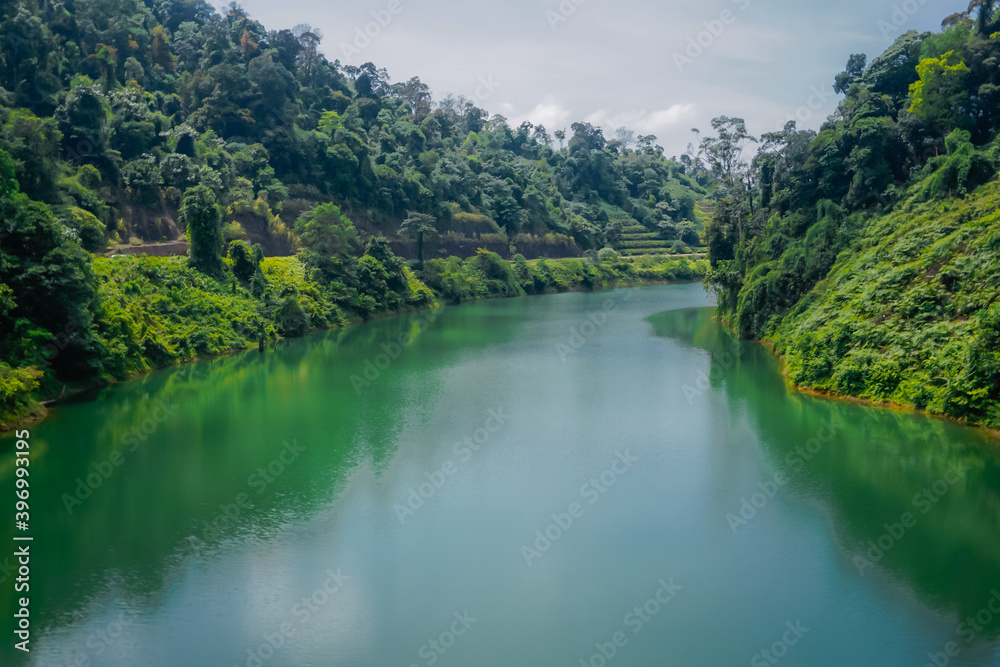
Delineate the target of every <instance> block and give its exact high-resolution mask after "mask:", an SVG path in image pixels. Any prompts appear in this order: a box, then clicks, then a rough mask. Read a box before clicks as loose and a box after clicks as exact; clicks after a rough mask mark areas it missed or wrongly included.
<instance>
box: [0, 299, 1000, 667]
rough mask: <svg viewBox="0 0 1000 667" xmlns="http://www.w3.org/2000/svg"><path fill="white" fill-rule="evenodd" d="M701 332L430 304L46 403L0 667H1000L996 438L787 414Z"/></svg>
mask: <svg viewBox="0 0 1000 667" xmlns="http://www.w3.org/2000/svg"><path fill="white" fill-rule="evenodd" d="M710 306H711V302H710V299H709V297H708V296H707V295H706V293H705V292H704V290H703V289H702V287H701V286H700V285H681V286H663V287H648V288H639V289H631V290H617V291H612V292H605V293H598V294H564V295H557V296H544V297H530V298H523V299H512V300H504V301H492V302H484V303H479V304H473V305H468V306H462V307H450V308H447V309H445V310H444V311H443V312H440V313H438V314H434V315H428V314H421V315H417V316H406V317H401V318H395V319H391V320H384V321H379V322H373V323H368V324H365V325H362V326H359V327H355V328H351V329H347V330H344V331H339V332H333V333H328V334H322V335H317V336H314V337H310V338H308V339H306V340H300V341H293V342H291V343H289V344H283V345H281V346H279V347H278V348H276V349H271V350H268V351H267V353H266V354H264V355H259V354H258V353H256V352H254V353H250V354H244V355H238V356H235V357H230V358H225V359H220V360H215V361H210V362H205V363H200V364H196V365H192V366H187V367H182V368H176V369H170V370H166V371H162V372H158V373H154V374H151V375H149V376H147V377H144V378H141V379H138V380H135V381H132V382H128V383H124V384H121V385H117V386H114V387H110V388H108V389H106V390H103V391H101V392H100V393H99V394H97V395H95V396H92V397H88V400H86V401H79V402H76V403H74V404H70V405H64V406H61V407H59V408H58V409H57V410H55V411H54V414H53V416H52V418H50V419H49V420H47V421H45V422H44V423H42V424H40V425H37V426H36V427H34V428H32V429H31V434H32V436H31V443H32V450H33V459H32V463H31V468H30V469H31V482H32V494H33V495H32V503H33V504H32V508H31V511H32V529H31V532H32V534H33V535H34V537H35V541H34V543H33V545H32V552H33V557H32V561H31V567H32V581H31V614H32V622H33V625H32V627H33V631H34V634H33V642H32V651H31V653H30V656H24V655H23V654H21V653H20V652H17V651H14V650H13V649H12V644H13V639H12V638H11V636H10V635H9V634H7V635H6V637H7V638H6V639H4V643H3V646H2V647H0V664H3V665H8V664H10V665H22V664H24V665H38V666H45V667H49V666H59V665H78V664H80V665H95V666H103V665H108V666H119V665H121V666H128V667H135V666H144V665H153V666H159V665H185V666H186V665H191V666H196V667H200V666H206V667H218V666H222V667H229V666H231V665H232V666H237V665H239V666H254V665H256V666H258V667H262V666H264V665H267V666H289V667H291V666H295V667H301V666H307V665H315V666H321V665H322V666H327V665H328V666H331V667H362V666H373V667H392V666H400V667H411V666H413V665H417V666H424V665H427V666H430V665H441V666H443V667H447V666H451V665H453V666H456V667H468V666H476V667H493V666H497V667H500V666H503V667H508V666H512V665H520V666H538V667H553V666H555V665H567V666H572V667H575V666H579V665H592V666H594V667H601V666H602V665H605V664H607V665H614V666H615V667H617V666H619V665H621V666H623V667H625V666H636V667H649V666H653V665H657V666H659V665H679V666H692V665H693V666H701V665H705V666H709V667H717V666H726V665H752V666H753V665H772V664H778V663H779V662H780V664H782V665H789V666H794V665H800V666H809V667H818V666H826V665H829V666H831V667H833V666H836V667H841V666H843V665H861V666H868V665H872V666H877V665H912V666H913V667H921V666H922V665H926V664H932V665H933V664H938V665H943V664H949V665H968V666H973V665H974V666H988V665H989V666H994V665H1000V644H998V635H1000V613H995V612H993V611H991V610H990V607H991V605H992V607H993V609H995V610H997V611H998V612H1000V593H995V591H1000V466H998V451H1000V449H998V448H997V446H996V444H995V442H994V441H992V440H990V439H989V438H987V437H986V436H984V435H983V434H981V433H979V432H977V431H974V430H971V429H967V428H963V427H960V426H956V425H952V424H948V423H945V422H942V421H937V420H933V419H929V418H925V417H921V416H915V415H910V414H904V413H900V412H893V411H888V410H881V409H875V408H869V407H864V406H857V405H852V404H847V403H842V402H836V401H830V400H824V399H819V398H814V397H810V396H806V395H802V394H798V393H795V392H793V391H791V390H789V389H788V388H787V387H786V385H785V382H784V380H783V379H782V378H781V376H780V375H779V373H778V368H777V365H776V363H775V362H774V361H773V360H772V359H771V358H770V357H769V355H768V354H767V352H766V351H765V350H763V349H762V348H760V347H758V346H753V345H745V346H742V347H741V346H739V345H737V344H736V343H735V342H734V341H733V340H732V339H731V338H729V337H728V335H726V334H725V333H724V332H723V331H722V330H720V328H719V327H717V326H716V325H715V324H713V323H712V320H711V317H712V312H713V311H712V309H711V308H710ZM418 320H425V321H426V322H425V325H424V326H420V322H418ZM399 340H404V341H407V340H408V341H410V342H411V344H410V345H408V346H407V347H406V348H405V349H402V350H397V349H396V347H395V345H394V343H395V342H397V341H399ZM382 354H384V355H385V356H381V357H380V356H379V355H382ZM392 357H398V358H395V359H393V358H392ZM380 367H381V368H380ZM12 444H13V443H12V440H11V439H10V438H6V439H4V440H3V441H0V451H2V452H3V453H2V454H0V493H2V494H3V497H4V498H8V499H10V498H12V497H13V474H12V470H13V461H12V459H13V456H12V452H11V448H12ZM11 504H12V502H11V503H7V501H5V504H4V507H5V508H7V509H3V511H4V512H5V513H6V512H8V509H10V511H12V509H11V508H10V507H9V505H11ZM3 525H4V526H5V527H6V536H5V538H4V539H5V541H6V542H7V543H8V544H12V541H11V540H10V538H11V537H12V536H13V534H14V532H15V531H14V529H13V527H11V526H10V522H9V521H6V520H5V522H4V524H3ZM12 550H13V549H10V551H12ZM4 551H7V550H6V549H5V550H4ZM3 558H4V557H3V556H0V577H3V576H5V573H4V571H3V567H4V565H5V563H4V560H3ZM14 604H15V603H14V594H13V592H12V586H11V580H10V579H9V578H8V579H7V580H6V581H4V583H3V584H0V611H2V612H3V614H4V617H5V618H7V619H10V617H11V614H12V613H13V610H14ZM977 616H978V620H977ZM967 619H968V620H967ZM3 627H4V628H8V629H9V628H10V627H11V625H10V622H9V621H8V622H6V623H5V624H4V625H3ZM949 642H952V644H951V645H950V646H949ZM949 649H950V650H951V652H952V653H957V655H953V656H948V655H947V654H946V651H948V650H949ZM765 652H766V653H765ZM935 661H936V663H935Z"/></svg>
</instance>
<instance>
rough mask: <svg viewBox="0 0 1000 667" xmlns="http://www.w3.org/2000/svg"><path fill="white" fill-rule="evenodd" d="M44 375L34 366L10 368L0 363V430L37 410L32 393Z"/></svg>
mask: <svg viewBox="0 0 1000 667" xmlns="http://www.w3.org/2000/svg"><path fill="white" fill-rule="evenodd" d="M43 375H44V373H42V371H40V370H38V369H37V368H35V367H34V366H29V367H27V368H11V367H10V366H8V365H7V364H5V363H2V362H0V428H9V427H10V426H11V425H12V424H11V423H12V422H13V421H15V420H17V419H22V418H24V417H27V416H28V415H29V414H30V413H32V412H34V411H36V410H37V408H38V404H37V402H36V401H35V398H34V392H35V391H36V390H37V389H38V386H39V380H40V379H41V377H42V376H43Z"/></svg>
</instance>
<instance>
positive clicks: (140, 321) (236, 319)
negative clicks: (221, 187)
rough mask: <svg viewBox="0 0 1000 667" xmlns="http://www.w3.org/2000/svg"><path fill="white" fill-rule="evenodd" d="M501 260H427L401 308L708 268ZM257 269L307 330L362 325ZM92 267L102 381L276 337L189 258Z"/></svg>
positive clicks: (289, 279)
mask: <svg viewBox="0 0 1000 667" xmlns="http://www.w3.org/2000/svg"><path fill="white" fill-rule="evenodd" d="M496 259H497V261H498V262H501V263H502V264H501V265H500V266H502V267H506V268H505V269H504V275H502V276H496V275H494V276H487V275H484V274H483V272H482V270H481V268H480V265H479V264H477V263H476V260H475V259H474V258H473V259H467V260H460V259H458V258H450V259H448V260H436V261H434V262H428V271H427V272H426V273H424V274H422V276H423V277H424V278H425V279H426V280H427V281H428V283H429V284H430V285H431V287H432V288H434V289H435V290H436V291H434V292H432V291H431V288H429V287H428V285H427V284H425V283H424V282H421V281H420V280H418V278H417V276H416V275H415V274H414V273H413V272H412V271H410V270H409V269H406V270H405V273H406V279H407V283H408V284H407V289H406V292H407V293H406V294H404V295H402V297H403V302H404V306H403V307H402V308H400V309H399V310H397V311H396V312H405V311H406V310H413V309H419V308H428V307H435V306H437V305H438V301H439V300H441V301H444V300H449V301H453V302H459V301H469V300H474V299H482V298H495V297H503V296H517V295H521V294H526V293H541V292H561V291H568V290H575V289H600V288H603V287H612V286H615V285H629V284H637V283H666V282H682V281H690V280H699V279H702V278H704V277H705V274H706V272H707V271H708V262H707V261H705V260H698V261H691V260H688V259H672V260H668V259H661V258H645V261H642V262H634V263H633V262H629V261H626V260H621V259H619V260H616V261H613V262H604V263H600V264H596V265H595V264H591V263H589V262H587V261H585V260H579V259H562V260H550V259H541V260H533V261H528V262H523V263H517V264H514V263H509V262H503V260H499V258H496ZM432 267H433V268H434V270H431V268H432ZM261 268H262V270H263V271H264V273H265V275H266V276H267V280H268V282H269V283H270V284H271V286H272V288H273V293H275V294H279V295H282V296H283V297H284V296H286V295H288V294H294V295H297V297H296V298H297V301H298V303H299V306H300V307H301V309H302V311H303V312H304V313H305V314H306V316H307V318H308V328H309V329H311V330H321V329H328V328H336V327H340V326H346V325H348V324H351V323H353V322H356V321H358V319H359V318H358V317H357V316H356V315H353V314H351V313H350V312H349V311H346V310H344V309H343V308H342V307H341V306H340V305H339V304H337V303H334V302H333V300H332V299H331V295H330V294H329V293H328V292H327V291H325V290H324V289H322V288H321V287H320V286H319V285H317V284H316V283H315V282H312V281H311V280H310V279H309V278H308V277H307V275H306V271H305V267H304V266H303V265H302V263H301V262H300V261H299V258H298V257H282V258H268V259H266V260H264V262H263V264H262V267H261ZM94 270H95V273H96V274H97V275H98V276H99V278H100V281H101V285H100V288H99V298H98V302H99V305H98V307H97V308H96V312H95V317H94V320H95V333H96V338H97V342H98V345H99V346H100V347H101V350H100V356H101V359H102V363H103V367H104V373H103V375H102V377H101V378H99V381H101V382H107V381H112V380H120V379H125V378H128V377H132V376H135V375H137V374H140V373H144V372H147V371H150V370H153V369H155V368H158V367H164V366H169V365H173V364H179V363H184V362H188V361H192V360H195V359H198V358H202V357H209V356H215V355H220V354H226V353H229V352H236V351H240V350H245V349H248V348H251V347H256V345H257V342H258V339H259V331H260V328H259V327H260V325H261V323H263V325H264V328H265V334H266V337H267V339H269V340H274V339H277V338H279V337H280V331H278V330H277V328H276V325H275V323H274V321H273V319H272V318H271V317H262V316H261V310H260V308H261V302H260V301H258V300H257V299H255V298H254V297H253V296H252V295H251V294H250V293H249V292H248V291H247V290H246V288H245V287H242V286H239V287H237V288H236V289H234V288H233V285H232V284H231V283H225V282H219V281H216V280H214V279H212V278H208V277H206V276H204V275H202V274H200V273H198V272H197V271H195V270H193V269H191V268H190V267H188V265H187V262H186V260H185V259H184V258H181V257H166V258H158V257H117V258H114V259H108V258H100V257H98V258H95V260H94ZM378 314H392V313H378ZM84 388H85V387H81V386H76V387H70V388H69V390H70V391H75V390H79V389H84ZM60 391H61V387H56V386H50V387H48V388H47V389H45V390H43V391H42V393H44V394H48V395H50V396H51V395H55V394H58V393H59V392H60ZM43 416H44V410H42V409H41V408H40V406H39V404H38V403H37V401H36V400H30V401H26V402H24V403H22V404H20V405H19V406H18V407H17V409H16V410H11V409H7V410H2V409H0V430H2V429H8V428H12V427H14V426H15V425H16V424H17V423H19V422H28V421H32V420H34V419H38V418H41V417H43Z"/></svg>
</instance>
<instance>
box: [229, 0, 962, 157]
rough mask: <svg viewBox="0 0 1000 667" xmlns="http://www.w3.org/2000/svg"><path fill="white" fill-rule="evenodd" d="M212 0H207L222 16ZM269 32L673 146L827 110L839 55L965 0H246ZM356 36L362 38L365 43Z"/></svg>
mask: <svg viewBox="0 0 1000 667" xmlns="http://www.w3.org/2000/svg"><path fill="white" fill-rule="evenodd" d="M224 4H227V3H222V2H216V5H217V6H219V7H221V6H223V5H224ZM241 4H242V5H243V7H244V8H245V9H246V10H247V11H248V12H249V14H250V15H251V16H252V17H253V18H255V19H257V20H259V21H261V22H262V23H263V24H264V25H265V26H266V27H267V28H268V29H276V28H292V27H294V26H296V25H298V24H301V23H307V24H310V25H312V26H314V27H316V28H319V29H320V31H321V32H322V34H323V43H322V49H323V51H324V52H325V53H326V55H327V57H328V58H330V59H331V60H335V59H340V61H341V62H342V63H344V64H353V65H360V64H361V63H364V62H367V61H372V62H374V63H375V64H376V65H378V66H379V67H385V68H387V69H388V70H389V74H390V76H391V78H392V80H393V81H404V80H407V79H409V78H410V77H412V76H419V77H420V78H421V80H422V81H424V83H426V84H427V85H428V86H430V88H431V90H432V92H433V93H434V97H435V99H441V98H442V97H444V96H445V95H447V94H448V93H453V94H455V95H456V96H457V95H464V96H466V97H468V98H470V99H475V100H476V101H477V102H478V104H479V106H481V107H483V108H485V109H487V110H488V111H490V112H491V113H493V114H502V115H504V116H506V117H507V118H508V119H509V120H510V121H511V124H512V125H517V124H519V123H520V122H521V121H523V120H530V121H532V122H534V123H536V124H537V123H541V124H544V125H545V126H546V128H548V130H549V131H550V132H552V131H553V130H556V129H560V128H567V127H568V126H569V125H570V124H571V123H573V122H575V121H578V120H585V121H589V122H592V123H595V124H599V125H601V126H602V127H604V128H605V130H606V134H608V135H610V134H611V133H612V132H613V131H614V129H615V128H617V127H619V126H622V125H627V126H629V127H630V128H632V129H634V130H636V131H637V132H638V133H639V134H655V135H656V136H657V137H658V138H659V143H660V144H661V145H662V146H664V147H665V148H666V151H667V154H668V155H675V154H680V153H683V152H684V150H685V149H686V147H687V144H688V142H689V141H690V140H691V137H692V135H691V128H693V127H698V128H702V129H704V128H707V127H709V121H710V120H711V119H712V118H713V117H714V116H718V115H722V114H726V115H731V116H734V115H735V116H742V117H744V118H746V120H747V122H748V124H749V126H750V129H751V131H752V132H754V133H755V134H759V133H762V132H770V131H773V130H774V129H776V128H778V127H780V126H781V125H783V124H784V122H785V121H786V120H788V119H790V118H792V117H794V116H797V117H798V120H799V126H800V127H811V128H817V127H818V126H819V124H820V123H821V122H822V121H823V119H824V118H825V117H826V116H827V115H828V114H829V113H830V112H831V111H832V110H833V109H834V108H835V107H836V104H837V98H836V97H835V96H834V94H833V90H832V87H831V86H832V82H833V78H834V76H835V75H836V74H837V73H838V72H840V71H842V70H843V69H844V65H845V63H846V62H847V58H848V56H849V55H850V54H851V53H866V54H868V55H869V58H871V57H874V56H876V55H878V54H880V53H882V51H884V50H885V49H886V47H888V46H889V45H890V44H891V43H892V41H893V39H895V37H897V36H898V35H900V34H902V33H903V32H905V31H907V30H911V29H916V30H937V29H939V28H940V25H941V20H942V19H944V18H945V17H946V16H948V15H949V14H952V13H954V12H956V11H961V10H964V9H966V8H967V7H968V0H840V1H839V2H828V1H820V0H770V1H767V2H765V0H659V1H649V0H647V1H643V0H562V1H561V2H560V0H506V1H504V2H468V1H459V0H350V1H346V0H277V1H276V0H243V2H241ZM366 33H367V34H366Z"/></svg>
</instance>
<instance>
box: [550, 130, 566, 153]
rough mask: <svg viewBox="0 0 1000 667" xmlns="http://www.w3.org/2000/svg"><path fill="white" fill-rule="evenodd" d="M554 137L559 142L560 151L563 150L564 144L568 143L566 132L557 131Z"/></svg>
mask: <svg viewBox="0 0 1000 667" xmlns="http://www.w3.org/2000/svg"><path fill="white" fill-rule="evenodd" d="M552 136H554V137H555V138H556V139H558V140H559V150H562V149H563V144H564V143H565V141H566V130H556V131H555V132H553V133H552Z"/></svg>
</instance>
